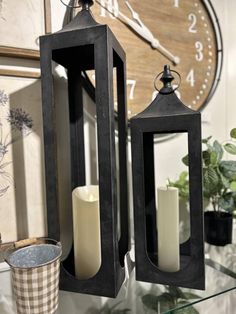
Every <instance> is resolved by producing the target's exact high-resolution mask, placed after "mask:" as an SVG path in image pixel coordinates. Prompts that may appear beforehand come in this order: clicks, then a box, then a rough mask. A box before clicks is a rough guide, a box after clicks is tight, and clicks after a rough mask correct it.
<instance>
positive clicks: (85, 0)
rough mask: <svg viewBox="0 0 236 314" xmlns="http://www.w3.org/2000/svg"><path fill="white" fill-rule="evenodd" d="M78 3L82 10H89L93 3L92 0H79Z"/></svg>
mask: <svg viewBox="0 0 236 314" xmlns="http://www.w3.org/2000/svg"><path fill="white" fill-rule="evenodd" d="M79 5H80V6H81V7H82V10H84V9H85V10H89V8H90V7H91V6H92V5H93V0H79Z"/></svg>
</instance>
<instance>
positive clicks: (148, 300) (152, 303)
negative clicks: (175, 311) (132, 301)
mask: <svg viewBox="0 0 236 314" xmlns="http://www.w3.org/2000/svg"><path fill="white" fill-rule="evenodd" d="M142 303H143V304H144V305H145V306H146V307H147V308H148V309H151V310H154V311H156V312H157V310H158V304H160V308H161V312H162V313H163V312H165V311H168V310H170V309H172V308H173V307H174V305H175V300H174V298H173V297H172V296H171V295H170V294H169V293H167V292H165V293H163V294H161V295H159V296H156V295H153V294H146V295H144V296H143V297H142Z"/></svg>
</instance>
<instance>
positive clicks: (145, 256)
mask: <svg viewBox="0 0 236 314" xmlns="http://www.w3.org/2000/svg"><path fill="white" fill-rule="evenodd" d="M172 79H173V77H172V75H171V74H170V71H169V69H168V67H167V66H165V70H164V74H163V76H162V81H163V83H164V87H163V88H162V89H161V90H160V93H159V94H158V95H157V97H156V98H155V99H154V101H153V102H152V103H151V104H150V106H149V107H148V108H146V109H145V110H144V111H143V112H141V113H140V114H138V115H137V116H135V117H133V118H132V119H131V144H132V170H133V198H134V224H135V265H136V279H137V280H140V281H146V282H153V283H160V284H168V285H174V286H181V287H187V288H195V289H204V287H205V271H204V268H205V267H204V236H203V208H202V153H201V152H202V151H201V114H200V113H199V112H196V111H193V110H191V109H189V108H188V107H186V106H184V105H183V104H182V103H181V101H180V100H179V99H178V98H177V96H176V95H175V93H174V90H173V89H172V87H171V81H172ZM179 132H181V133H182V132H186V133H187V134H188V150H189V189H190V197H189V199H190V225H191V235H190V239H189V240H188V241H187V242H186V243H184V244H181V245H180V270H179V271H177V272H173V273H169V272H164V271H161V270H159V269H158V267H157V261H156V260H157V258H156V256H155V255H156V254H155V253H156V252H157V241H156V233H157V231H156V205H155V182H154V153H153V145H154V144H153V137H154V134H161V133H162V134H163V133H179ZM167 223H168V222H167ZM150 237H152V239H151V241H150Z"/></svg>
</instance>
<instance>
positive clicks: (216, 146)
mask: <svg viewBox="0 0 236 314" xmlns="http://www.w3.org/2000/svg"><path fill="white" fill-rule="evenodd" d="M213 147H214V150H215V152H216V153H217V159H218V162H220V161H221V159H222V157H223V154H224V151H223V148H222V145H221V144H220V143H219V142H218V141H217V140H215V141H214V143H213Z"/></svg>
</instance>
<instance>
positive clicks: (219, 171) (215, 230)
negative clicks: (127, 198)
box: [169, 128, 236, 246]
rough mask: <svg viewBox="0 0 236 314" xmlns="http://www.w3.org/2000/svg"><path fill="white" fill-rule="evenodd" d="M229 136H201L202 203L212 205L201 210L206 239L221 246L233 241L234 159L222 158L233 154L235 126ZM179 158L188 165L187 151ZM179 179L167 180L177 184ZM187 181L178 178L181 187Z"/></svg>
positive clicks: (235, 183)
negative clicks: (221, 139) (224, 138)
mask: <svg viewBox="0 0 236 314" xmlns="http://www.w3.org/2000/svg"><path fill="white" fill-rule="evenodd" d="M230 136H231V140H230V141H227V142H225V143H222V144H221V143H219V142H218V141H217V140H214V141H213V140H212V137H211V136H210V137H208V138H206V139H203V140H202V144H203V152H202V157H203V158H202V161H203V196H204V204H211V205H212V206H211V207H212V210H209V209H208V206H206V211H205V214H204V217H205V240H206V242H208V243H210V244H214V245H220V246H223V245H226V244H229V243H231V242H232V222H233V219H232V217H233V215H232V213H233V211H234V210H235V208H236V160H225V159H223V157H224V154H225V152H227V153H229V154H231V155H236V145H235V144H234V141H233V140H234V139H236V128H234V129H232V130H231V132H230ZM182 162H183V163H184V164H185V165H186V166H188V155H187V156H185V157H183V158H182ZM178 181H179V180H177V181H175V182H171V181H169V183H170V184H171V185H174V186H176V187H178V186H177V185H178V184H177V183H178ZM187 183H188V181H187V176H186V177H185V182H181V184H182V187H183V186H186V184H187ZM185 189H186V187H185ZM180 191H181V190H180ZM181 193H182V192H181Z"/></svg>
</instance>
